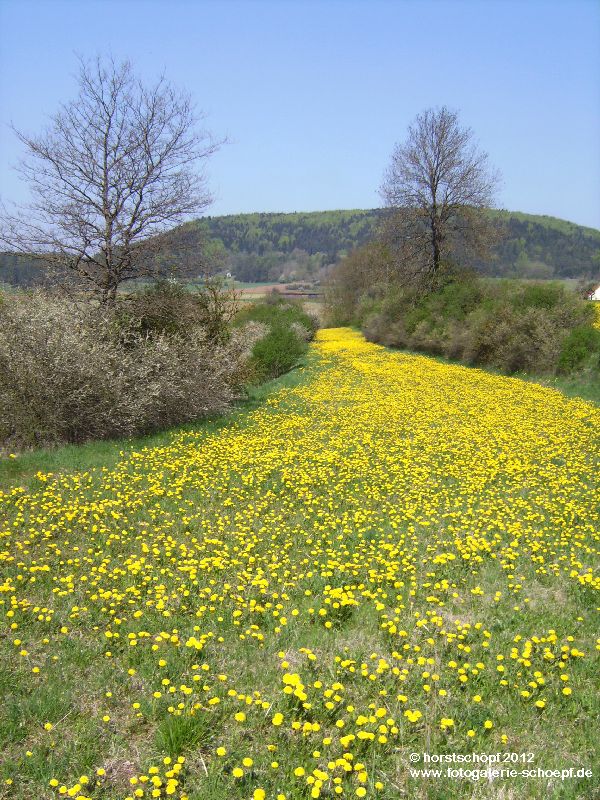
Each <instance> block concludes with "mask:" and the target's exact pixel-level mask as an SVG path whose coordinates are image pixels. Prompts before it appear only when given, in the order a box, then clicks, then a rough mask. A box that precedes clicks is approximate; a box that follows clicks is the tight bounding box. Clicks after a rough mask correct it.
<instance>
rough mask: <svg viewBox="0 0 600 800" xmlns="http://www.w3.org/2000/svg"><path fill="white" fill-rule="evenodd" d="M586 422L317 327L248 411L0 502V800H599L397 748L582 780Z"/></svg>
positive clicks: (582, 783)
mask: <svg viewBox="0 0 600 800" xmlns="http://www.w3.org/2000/svg"><path fill="white" fill-rule="evenodd" d="M599 431H600V411H599V410H598V409H597V408H596V407H594V406H593V405H591V404H589V403H586V402H584V401H578V400H568V399H566V398H565V397H564V396H562V395H560V394H559V393H558V392H554V391H552V390H549V389H545V388H543V387H540V386H537V385H535V384H529V383H524V382H522V381H518V380H513V379H509V378H503V377H498V376H494V375H489V374H487V373H485V372H481V371H478V370H472V369H467V368H462V367H456V366H449V365H444V364H440V363H438V362H435V361H433V360H431V359H427V358H424V357H420V356H409V355H403V354H398V353H390V352H389V351H386V350H384V349H383V348H379V347H376V346H374V345H370V344H367V343H365V342H364V340H363V339H362V337H360V336H359V335H358V334H355V333H353V332H351V331H347V330H342V329H337V330H325V331H321V332H320V333H319V336H318V341H317V343H316V344H315V345H314V353H313V355H312V356H311V361H310V366H309V368H308V369H307V371H306V372H305V374H304V379H303V380H299V379H298V376H294V378H293V380H291V382H290V383H289V385H287V386H285V385H284V386H283V387H282V388H281V389H279V390H278V391H277V392H275V393H274V394H273V395H272V396H270V397H269V398H268V399H267V400H266V401H265V402H264V403H262V404H261V405H260V406H258V407H257V408H255V409H254V410H244V411H241V412H239V413H238V414H236V415H235V416H234V417H233V418H232V419H231V420H230V421H229V422H227V423H224V424H218V425H216V426H215V427H213V428H211V427H210V426H208V427H204V428H200V429H198V430H193V429H187V430H182V431H180V432H177V433H175V434H173V435H170V436H164V437H161V438H159V439H157V440H154V441H152V442H149V443H148V445H147V446H142V447H139V448H138V449H135V450H124V451H123V455H122V457H120V458H119V459H118V460H116V461H115V462H114V463H110V464H109V465H107V466H104V467H102V466H99V465H98V466H96V467H94V468H90V469H86V470H84V471H81V472H76V473H68V472H65V473H63V474H56V475H52V474H51V475H48V474H47V473H44V472H43V471H42V472H40V473H39V474H38V475H37V476H35V475H34V476H31V477H30V478H28V483H27V484H26V485H25V486H14V487H12V488H7V489H6V490H5V491H4V493H1V494H0V620H1V623H0V624H1V627H0V695H2V696H3V702H2V703H1V704H0V745H1V746H0V751H1V752H2V756H0V797H3V798H13V797H14V798H19V799H20V800H31V798H36V800H37V799H38V798H39V800H49V799H50V798H58V797H62V796H65V797H75V798H80V800H82V799H83V798H93V800H109V799H111V800H117V799H118V800H124V798H136V797H142V798H149V797H173V798H177V799H178V800H184V798H189V800H226V798H227V800H229V798H233V799H236V798H240V800H245V799H246V798H248V799H249V798H254V799H255V800H263V798H273V799H275V798H279V800H282V799H283V798H286V800H296V798H311V797H324V798H325V797H327V798H329V797H351V798H355V797H373V798H375V797H379V798H383V799H384V800H392V798H398V797H410V798H431V799H435V800H443V799H445V798H448V797H457V798H461V797H465V798H470V797H474V796H476V797H480V798H506V799H508V798H529V797H531V798H542V797H556V798H559V797H560V798H588V797H590V796H592V792H593V790H594V788H595V787H597V786H598V781H597V778H594V777H592V778H590V777H576V776H575V777H573V776H569V777H565V776H563V777H562V779H561V777H560V776H559V777H556V776H554V777H553V776H552V775H544V776H542V777H537V775H536V776H532V777H527V776H516V777H512V778H506V779H502V778H498V779H497V780H495V781H493V782H490V781H488V780H487V778H486V779H481V780H479V781H477V782H475V781H474V780H473V779H468V778H463V779H462V780H461V779H460V778H458V777H456V778H451V777H448V776H446V777H441V778H440V779H434V778H422V777H421V778H419V777H411V773H410V768H411V767H412V768H414V767H415V764H416V766H417V767H424V766H437V765H426V764H423V763H417V762H415V763H411V762H410V761H409V758H408V756H409V754H410V753H415V752H416V753H423V752H424V751H427V752H429V753H452V752H456V753H463V754H470V753H472V752H476V753H525V754H529V753H530V754H532V755H531V756H529V755H526V756H525V760H526V763H519V764H517V766H516V767H515V766H514V764H500V766H504V767H507V766H511V767H513V768H516V769H517V770H523V769H537V768H539V769H541V770H564V769H568V768H573V769H574V770H575V771H576V770H578V769H585V768H592V767H593V765H594V762H595V763H596V764H597V763H598V757H597V753H596V757H595V758H594V747H595V742H596V740H597V736H596V735H595V734H596V731H594V729H593V725H592V720H593V719H594V714H597V710H598V704H597V698H596V686H595V681H594V679H595V676H596V675H597V673H596V672H595V670H596V669H597V660H596V659H595V656H597V651H598V646H599V645H598V639H597V638H596V637H597V636H598V630H597V609H598V588H599V581H598V578H597V577H595V576H596V575H597V573H595V572H594V569H595V568H597V555H598V542H599V538H600V535H599V530H600V524H599V522H600V513H599V510H598V503H597V496H598V494H597V492H598V486H597V483H595V479H596V477H597V475H598V472H599V470H598V467H599V464H598V461H599V456H600V447H599V444H600V442H599V439H598V432H599ZM451 766H453V767H458V766H463V767H466V768H471V769H472V768H483V767H485V766H486V765H485V764H482V763H481V764H478V763H475V764H471V763H468V762H467V763H466V764H462V765H461V764H454V765H451ZM496 766H498V765H496ZM446 767H447V765H443V769H446Z"/></svg>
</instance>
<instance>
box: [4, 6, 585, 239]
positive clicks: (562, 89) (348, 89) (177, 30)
mask: <svg viewBox="0 0 600 800" xmlns="http://www.w3.org/2000/svg"><path fill="white" fill-rule="evenodd" d="M75 52H81V53H89V54H92V55H95V54H97V53H100V54H102V53H111V54H112V55H113V56H114V57H115V58H117V59H121V58H129V59H130V60H131V61H132V62H133V64H134V66H135V68H136V69H137V71H138V73H139V74H141V75H142V76H143V77H144V78H147V79H153V78H155V77H156V76H157V75H158V74H159V73H160V72H161V71H164V72H165V73H166V75H167V77H168V78H169V79H170V80H171V81H173V82H174V83H176V84H177V85H179V86H180V87H182V88H185V89H187V90H188V91H189V92H191V94H192V95H193V97H194V99H195V100H196V102H197V104H198V107H199V108H201V109H203V110H204V111H205V112H206V114H207V126H208V127H209V128H210V129H211V130H212V131H213V132H214V133H215V135H216V136H219V137H223V136H227V137H228V139H229V143H228V144H227V145H226V146H224V147H223V148H222V149H221V151H220V152H219V153H218V154H217V155H215V156H214V157H213V158H212V159H211V162H210V166H209V169H208V174H209V183H210V187H211V190H212V192H213V194H214V196H215V202H214V204H213V206H212V207H211V209H210V213H211V214H225V213H236V212H245V211H306V210H319V209H332V208H371V207H374V206H377V205H380V204H381V200H380V198H379V195H378V187H379V184H380V182H381V178H382V174H383V171H384V169H385V167H386V164H387V163H388V161H389V158H390V154H391V151H392V148H393V146H394V143H395V142H397V141H401V140H402V139H403V138H404V136H405V133H406V129H407V126H408V124H409V123H410V121H411V120H412V119H413V118H414V117H415V115H416V114H417V113H419V112H420V111H422V110H423V109H424V108H427V107H430V106H436V105H443V104H445V105H448V106H450V107H452V108H455V109H457V110H459V112H460V115H461V120H462V121H463V123H464V124H465V125H468V126H470V127H471V128H473V130H474V132H475V134H476V137H477V139H478V141H479V143H480V145H481V147H482V148H483V149H485V150H486V151H487V152H488V153H489V155H490V160H491V162H492V163H493V164H494V165H495V166H496V167H497V168H498V169H499V170H500V171H501V173H502V176H503V185H502V189H501V191H500V194H499V197H498V205H499V206H500V207H503V208H509V209H512V210H520V211H527V212H531V213H539V214H551V215H554V216H558V217H563V218H565V219H570V220H573V221H575V222H579V223H581V224H585V225H590V226H593V227H600V3H598V2H597V1H596V0H568V2H548V1H547V0H518V1H517V2H512V1H511V0H503V1H502V2H495V1H494V0H479V2H476V1H475V0H463V2H455V1H453V0H452V1H451V0H432V1H431V2H428V1H427V0H419V2H394V1H393V0H387V1H385V0H381V1H380V2H378V1H377V0H370V2H369V1H368V0H365V1H364V2H363V0H355V2H351V1H350V0H303V2H297V1H296V0H276V1H271V0H268V1H264V2H255V1H254V0H243V1H241V2H234V0H221V2H203V1H202V0H196V2H193V1H192V0H187V1H186V0H171V1H170V2H167V0H165V1H164V2H161V1H160V0H155V1H154V2H152V1H150V0H101V1H99V0H72V1H69V0H61V1H60V2H59V1H58V0H43V2H40V0H0V194H1V196H2V198H3V199H4V200H8V201H10V200H16V201H21V200H23V199H24V198H25V197H26V192H25V188H24V187H23V186H22V185H21V184H20V182H19V179H18V177H17V176H16V175H15V173H14V172H13V171H12V170H11V168H10V166H11V164H13V163H14V162H15V160H16V159H17V158H18V156H19V145H18V143H17V141H16V140H15V138H14V135H13V134H12V132H11V130H10V128H9V127H8V124H9V123H10V122H13V123H14V124H15V125H16V126H17V127H18V128H21V129H25V130H27V131H29V132H36V131H39V130H40V129H41V128H42V127H43V126H44V124H45V119H46V117H47V115H48V114H50V113H52V112H53V111H54V110H55V109H56V108H57V106H58V104H59V103H60V102H61V101H64V100H67V99H70V98H71V97H73V96H74V95H75V94H76V83H75V79H74V75H75V73H76V69H77V61H76V57H75Z"/></svg>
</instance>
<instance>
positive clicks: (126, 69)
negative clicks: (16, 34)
mask: <svg viewBox="0 0 600 800" xmlns="http://www.w3.org/2000/svg"><path fill="white" fill-rule="evenodd" d="M200 119H201V117H200V116H199V115H197V114H196V113H195V111H194V109H193V107H192V104H191V100H190V98H189V96H188V95H186V94H185V93H182V92H179V91H177V90H175V89H174V88H173V87H172V86H171V85H170V84H169V83H168V82H167V81H166V80H165V78H164V76H163V77H161V78H160V79H159V80H158V81H157V82H156V83H155V84H154V85H152V86H146V85H144V84H143V83H142V82H140V81H139V80H138V79H137V78H136V77H135V76H134V74H133V70H132V67H131V65H130V64H129V62H124V63H122V64H115V63H114V62H113V61H112V60H109V61H103V60H102V59H101V58H96V59H95V60H94V61H92V62H86V61H84V60H80V70H79V96H78V97H77V99H76V100H75V101H72V102H69V103H66V104H64V105H62V106H61V108H60V109H59V110H58V112H57V113H56V114H54V116H52V117H51V119H50V124H49V126H48V127H47V129H46V130H45V131H44V132H43V133H41V134H40V135H38V136H32V135H29V134H26V133H23V132H22V131H19V130H16V129H15V133H16V135H17V137H18V138H19V140H20V141H21V143H22V144H23V145H24V147H25V151H26V156H25V158H24V159H23V161H22V162H21V163H20V164H19V167H18V169H19V172H20V173H21V176H22V177H23V179H24V180H26V181H27V182H28V183H29V186H30V189H31V196H32V200H31V202H30V203H29V204H28V205H27V206H25V207H24V208H22V209H21V210H19V211H17V212H12V213H9V212H7V211H6V210H4V213H3V214H2V217H3V219H2V228H1V230H0V242H2V243H3V244H4V245H5V246H8V248H10V249H11V250H14V251H16V252H19V253H25V254H27V255H30V256H31V255H33V256H36V257H38V258H39V259H40V261H41V262H43V263H44V264H45V266H46V267H49V268H50V269H51V270H52V271H53V273H54V274H55V276H57V277H58V278H59V279H60V280H62V281H65V280H67V282H69V283H70V284H76V285H81V286H84V287H86V288H87V289H89V290H91V293H92V295H93V296H95V297H96V298H98V299H99V300H100V301H101V302H104V303H106V302H112V301H114V299H115V296H116V291H117V288H118V286H119V285H120V284H121V283H122V282H123V281H124V280H127V279H131V278H136V277H141V276H144V275H147V274H152V273H154V272H156V270H157V269H158V266H157V265H158V261H157V259H156V254H157V252H158V251H159V249H160V247H161V246H162V244H164V241H165V240H164V234H165V233H166V232H167V231H168V230H169V229H171V228H172V227H173V226H175V225H177V224H179V223H181V222H183V221H185V220H186V219H189V218H190V217H192V216H193V215H198V214H199V213H200V212H201V211H202V210H203V209H205V208H206V207H207V206H208V205H209V204H210V202H211V197H210V194H209V192H208V190H207V187H206V181H205V177H204V175H203V173H202V170H201V167H202V164H203V163H204V162H205V161H206V159H208V157H209V156H210V155H212V154H213V153H214V152H215V151H216V150H217V149H218V148H219V146H220V145H221V144H222V142H218V141H216V140H214V139H213V138H212V137H211V136H210V134H209V133H207V132H206V131H203V130H199V129H198V122H199V120H200ZM197 271H200V270H199V269H198V270H197Z"/></svg>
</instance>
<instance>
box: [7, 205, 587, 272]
mask: <svg viewBox="0 0 600 800" xmlns="http://www.w3.org/2000/svg"><path fill="white" fill-rule="evenodd" d="M383 213H384V212H383V211H382V210H381V209H373V210H369V211H361V210H354V211H313V212H306V213H304V212H303V213H294V214H235V215H231V216H224V217H205V218H203V219H200V220H196V221H194V222H190V223H187V224H186V225H182V226H181V227H179V228H177V229H176V230H175V231H173V233H172V234H171V236H170V237H169V241H170V245H171V247H172V250H171V252H170V253H165V254H164V255H163V256H162V258H161V260H164V261H166V260H171V261H172V262H173V264H174V266H184V267H185V268H186V271H187V272H188V273H190V274H194V272H195V271H196V272H198V273H200V272H201V271H202V265H203V264H204V263H206V261H207V260H208V262H209V264H210V265H211V266H212V267H213V268H215V267H216V268H217V269H218V270H219V271H223V272H227V271H228V272H231V273H232V274H233V275H235V277H236V278H237V279H238V280H240V281H278V280H311V279H312V280H315V279H318V278H321V277H323V275H324V274H325V272H326V270H327V268H328V266H329V265H331V264H334V263H335V262H337V261H338V260H339V259H340V258H341V257H342V256H343V255H345V254H347V253H348V252H349V251H350V250H352V249H353V248H355V247H360V246H361V245H363V244H365V243H366V242H368V241H369V240H370V239H371V238H372V237H373V235H374V234H375V232H376V229H377V226H378V223H379V222H380V220H381V218H382V215H383ZM489 213H490V214H492V215H493V217H494V219H496V220H497V221H498V223H499V224H500V225H502V227H503V237H502V240H501V243H500V244H499V245H498V246H497V247H496V250H495V255H494V258H493V259H491V260H490V261H487V262H485V263H480V264H474V265H473V266H474V267H476V268H477V269H478V270H479V271H480V272H482V273H484V274H486V275H493V276H499V277H500V276H502V277H517V278H585V279H594V278H598V277H600V231H598V230H595V229H593V228H585V227H582V226H580V225H575V224H574V223H571V222H566V221H565V220H560V219H556V218H555V217H546V216H534V215H531V214H521V213H518V212H509V211H491V212H489ZM38 275H39V268H38V265H37V264H36V263H35V262H33V261H32V260H30V259H27V258H26V257H23V256H16V255H14V254H11V253H8V254H0V282H1V281H4V282H6V283H10V284H15V285H22V286H26V285H31V284H32V283H34V282H35V281H36V279H37V276H38Z"/></svg>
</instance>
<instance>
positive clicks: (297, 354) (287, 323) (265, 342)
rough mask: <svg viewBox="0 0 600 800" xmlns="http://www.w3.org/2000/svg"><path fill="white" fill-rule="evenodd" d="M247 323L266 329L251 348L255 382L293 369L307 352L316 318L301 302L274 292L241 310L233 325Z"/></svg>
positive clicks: (314, 329) (315, 326) (315, 325)
mask: <svg viewBox="0 0 600 800" xmlns="http://www.w3.org/2000/svg"><path fill="white" fill-rule="evenodd" d="M249 322H253V323H260V324H262V325H263V326H265V327H266V329H267V331H268V332H267V333H266V334H265V335H264V336H263V337H262V338H260V339H259V340H258V341H257V342H256V343H255V344H254V347H253V349H252V357H251V366H252V368H253V370H254V380H255V381H264V380H269V379H271V378H276V377H277V376H278V375H282V374H283V373H284V372H288V370H290V369H292V367H294V366H295V365H296V364H297V363H298V361H299V360H300V359H301V358H302V356H303V355H304V354H305V353H306V351H307V349H308V342H309V341H310V340H311V339H312V338H313V337H314V334H315V331H316V330H317V327H318V321H317V320H316V318H315V317H313V316H312V315H310V314H307V313H306V312H305V311H304V310H303V308H302V306H301V305H300V304H298V303H297V302H295V301H294V302H290V301H289V300H287V299H285V298H282V297H281V296H280V295H279V294H278V293H276V292H274V293H272V294H271V295H269V296H267V297H266V298H265V300H263V301H262V302H259V303H254V304H253V305H252V306H250V307H248V308H245V309H243V310H242V311H241V312H240V313H239V314H238V315H237V317H236V320H235V324H236V325H241V324H248V323H249Z"/></svg>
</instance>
